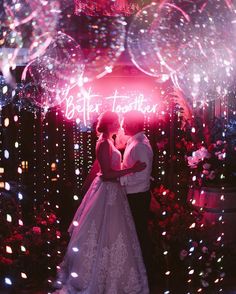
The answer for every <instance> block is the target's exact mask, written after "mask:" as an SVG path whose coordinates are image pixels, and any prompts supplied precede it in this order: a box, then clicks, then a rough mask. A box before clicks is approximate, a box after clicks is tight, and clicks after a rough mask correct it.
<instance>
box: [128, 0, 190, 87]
mask: <svg viewBox="0 0 236 294" xmlns="http://www.w3.org/2000/svg"><path fill="white" fill-rule="evenodd" d="M188 23H189V18H188V15H187V14H186V13H184V11H183V10H181V9H179V8H178V7H176V6H175V5H172V4H169V3H163V4H157V3H152V4H150V5H148V6H146V7H144V8H143V9H142V10H141V11H140V12H139V13H138V14H137V15H136V16H135V17H134V20H133V22H132V23H131V25H130V28H129V31H128V39H127V43H128V49H129V53H130V55H131V58H132V61H133V63H134V64H135V65H136V66H137V67H138V68H139V69H140V70H141V71H143V72H144V73H146V74H148V75H151V76H155V77H158V78H160V80H161V79H163V81H165V80H166V77H168V75H170V74H171V73H172V72H175V71H176V70H178V68H179V67H180V66H181V63H182V60H181V58H180V57H179V56H178V55H177V52H176V51H177V50H178V48H179V47H184V46H185V43H186V38H185V30H186V29H185V27H186V26H188Z"/></svg>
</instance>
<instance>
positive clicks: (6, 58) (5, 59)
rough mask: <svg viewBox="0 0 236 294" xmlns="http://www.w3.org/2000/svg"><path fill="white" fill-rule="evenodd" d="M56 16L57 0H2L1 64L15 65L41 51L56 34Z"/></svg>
mask: <svg viewBox="0 0 236 294" xmlns="http://www.w3.org/2000/svg"><path fill="white" fill-rule="evenodd" d="M58 17H59V3H58V1H57V0H52V1H44V0H37V1H36V0H31V1H29V0H3V4H2V9H1V21H0V29H1V30H0V31H1V37H2V38H1V43H0V64H3V65H4V66H9V67H12V68H13V69H14V67H15V66H17V65H25V64H26V63H27V62H29V61H30V60H32V59H33V58H35V57H37V56H39V55H40V54H42V53H43V51H44V49H45V48H46V46H47V45H48V39H51V38H52V37H53V35H54V34H55V29H56V25H57V21H58Z"/></svg>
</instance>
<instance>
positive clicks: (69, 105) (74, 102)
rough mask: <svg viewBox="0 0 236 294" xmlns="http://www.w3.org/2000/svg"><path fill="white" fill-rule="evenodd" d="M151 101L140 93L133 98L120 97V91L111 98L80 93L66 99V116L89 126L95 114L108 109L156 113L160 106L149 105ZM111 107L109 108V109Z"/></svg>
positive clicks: (91, 93)
mask: <svg viewBox="0 0 236 294" xmlns="http://www.w3.org/2000/svg"><path fill="white" fill-rule="evenodd" d="M148 103H149V101H148V99H146V98H145V97H144V94H143V93H138V94H135V95H132V96H129V95H120V94H119V93H118V90H115V92H114V94H112V95H111V96H106V97H104V96H103V95H100V94H94V93H93V92H92V89H91V88H89V90H88V91H84V92H83V93H79V94H78V95H77V97H75V96H73V95H68V97H65V98H64V101H63V104H65V116H66V118H67V119H70V120H71V119H77V120H78V119H79V120H80V121H83V123H84V125H87V123H88V121H91V119H92V115H93V114H99V113H101V112H102V111H104V109H105V108H104V106H105V105H106V109H107V108H109V109H110V110H112V111H114V112H117V113H125V112H127V111H130V110H139V111H142V112H143V113H156V112H157V109H158V104H148ZM107 106H109V107H107Z"/></svg>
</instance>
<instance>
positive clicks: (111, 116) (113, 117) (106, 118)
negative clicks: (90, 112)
mask: <svg viewBox="0 0 236 294" xmlns="http://www.w3.org/2000/svg"><path fill="white" fill-rule="evenodd" d="M115 121H119V116H118V114H117V113H116V112H112V111H106V112H103V113H102V114H100V116H99V118H98V123H97V128H96V130H97V133H104V132H107V131H108V127H109V125H111V124H113V123H114V122H115Z"/></svg>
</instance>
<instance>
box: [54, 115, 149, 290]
mask: <svg viewBox="0 0 236 294" xmlns="http://www.w3.org/2000/svg"><path fill="white" fill-rule="evenodd" d="M143 128H144V115H143V114H142V113H141V112H138V111H130V112H128V113H126V114H124V120H123V129H124V132H125V134H126V135H128V136H130V138H129V140H128V141H127V145H126V148H125V152H124V156H123V163H122V162H121V153H120V152H119V151H118V149H117V148H116V147H115V145H114V141H113V139H112V136H113V135H115V134H117V133H118V130H119V129H120V122H119V117H118V115H117V113H115V112H111V111H107V112H104V113H103V114H102V115H100V117H99V120H98V124H97V131H98V132H99V133H100V137H99V139H98V141H97V145H96V159H97V161H98V164H99V173H98V174H97V176H96V177H95V179H94V180H93V182H92V184H91V186H90V187H89V189H88V191H87V193H86V194H85V196H84V198H83V201H82V203H81V205H80V206H79V208H78V210H77V212H76V214H75V216H74V219H73V221H72V224H71V225H70V227H69V233H70V235H71V239H70V242H69V244H68V248H67V251H66V254H65V257H64V259H63V261H62V263H61V264H60V269H59V272H58V279H57V282H56V285H57V286H58V288H60V289H59V290H57V291H56V292H55V293H60V294H125V293H127V294H131V293H132V294H148V293H149V286H148V279H147V273H149V264H150V257H149V254H150V249H149V245H148V244H149V243H148V231H147V219H148V209H149V204H150V198H151V196H150V190H149V189H150V174H151V169H152V159H153V152H152V148H151V146H150V144H149V141H148V139H147V137H146V136H145V134H144V132H143Z"/></svg>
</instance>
